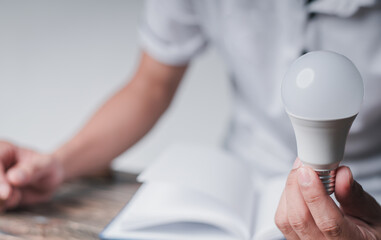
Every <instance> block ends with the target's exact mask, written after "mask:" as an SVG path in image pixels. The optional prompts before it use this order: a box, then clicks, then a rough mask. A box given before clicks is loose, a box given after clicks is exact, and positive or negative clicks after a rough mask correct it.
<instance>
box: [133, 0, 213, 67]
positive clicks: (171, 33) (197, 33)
mask: <svg viewBox="0 0 381 240" xmlns="http://www.w3.org/2000/svg"><path fill="white" fill-rule="evenodd" d="M139 37H140V44H141V47H142V48H143V50H144V51H145V52H147V53H148V54H149V55H150V56H151V57H153V58H155V59H156V60H158V61H160V62H162V63H164V64H168V65H175V66H176V65H184V64H187V63H188V62H189V61H190V60H191V59H192V58H193V57H195V56H196V55H197V54H198V53H200V52H201V51H202V50H203V49H205V47H206V45H207V44H206V43H207V41H206V37H205V35H204V34H203V32H202V29H201V27H200V25H199V19H198V17H197V15H196V12H195V10H194V8H193V6H192V2H190V1H188V0H165V1H162V0H148V1H147V2H146V6H145V11H144V15H143V21H142V22H141V24H140V27H139Z"/></svg>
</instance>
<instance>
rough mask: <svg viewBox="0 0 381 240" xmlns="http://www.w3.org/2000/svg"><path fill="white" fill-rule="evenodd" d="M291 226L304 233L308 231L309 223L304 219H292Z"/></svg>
mask: <svg viewBox="0 0 381 240" xmlns="http://www.w3.org/2000/svg"><path fill="white" fill-rule="evenodd" d="M290 224H291V227H292V228H293V229H294V230H295V231H297V232H300V233H304V232H306V231H307V228H308V223H307V222H306V221H304V220H297V221H290Z"/></svg>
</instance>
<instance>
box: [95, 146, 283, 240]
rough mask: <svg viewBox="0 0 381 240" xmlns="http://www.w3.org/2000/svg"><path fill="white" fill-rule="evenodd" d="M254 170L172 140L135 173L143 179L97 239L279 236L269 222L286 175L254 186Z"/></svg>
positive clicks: (210, 239) (225, 239)
mask: <svg viewBox="0 0 381 240" xmlns="http://www.w3.org/2000/svg"><path fill="white" fill-rule="evenodd" d="M253 175H254V174H252V173H251V171H250V168H249V167H248V166H246V165H245V163H244V162H243V161H241V160H239V159H236V158H234V157H233V156H231V155H229V153H227V152H224V151H223V150H219V149H211V148H204V147H198V146H187V145H175V146H173V147H171V148H169V149H168V150H167V151H165V152H164V153H163V154H162V155H161V156H160V157H159V158H158V159H157V160H156V161H155V162H154V163H153V164H152V165H151V166H150V167H148V168H147V169H146V170H145V171H143V173H141V174H140V175H139V177H138V180H139V181H140V182H143V185H142V186H141V187H140V189H139V190H138V192H137V193H136V194H135V196H134V197H133V198H132V200H131V201H130V202H129V203H128V204H127V205H126V207H125V208H124V209H123V210H122V211H121V212H120V213H119V215H118V216H117V217H115V218H114V220H113V221H112V222H111V223H110V224H109V225H108V226H107V227H106V228H105V229H104V231H103V232H102V233H101V234H100V238H101V239H136V240H138V239H145V240H148V239H162V240H187V239H192V240H197V239H208V240H213V239H216V240H217V239H218V240H228V239H229V240H232V239H240V240H245V239H247V240H251V239H261V240H262V239H283V236H282V234H281V232H280V231H279V230H278V229H277V227H276V226H275V223H274V220H273V219H274V215H275V211H276V208H277V205H278V202H279V199H280V195H281V193H282V190H283V186H284V183H285V179H286V176H282V177H279V178H276V179H275V178H274V179H271V180H266V186H264V188H263V189H255V187H254V186H255V184H254V181H256V178H255V176H253Z"/></svg>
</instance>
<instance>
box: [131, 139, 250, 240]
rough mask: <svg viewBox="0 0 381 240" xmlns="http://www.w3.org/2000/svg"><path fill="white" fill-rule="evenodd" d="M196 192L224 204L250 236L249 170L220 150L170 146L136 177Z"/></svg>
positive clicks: (239, 161)
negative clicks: (168, 183) (172, 184)
mask: <svg viewBox="0 0 381 240" xmlns="http://www.w3.org/2000/svg"><path fill="white" fill-rule="evenodd" d="M138 179H139V181H142V182H153V181H161V182H170V183H175V184H178V185H179V186H185V187H189V188H190V189H195V190H197V191H200V192H202V193H204V194H206V195H208V196H210V197H212V198H214V199H215V201H216V202H220V203H221V204H223V205H225V207H226V208H227V209H229V210H230V211H231V214H232V216H231V217H234V218H237V219H240V220H241V222H242V225H243V226H244V227H245V228H246V229H248V230H247V232H248V234H249V235H250V233H249V232H250V227H251V221H252V219H251V217H252V214H251V212H252V208H253V202H254V188H253V185H252V179H251V172H250V168H249V167H247V165H246V164H245V163H244V162H243V161H241V160H239V159H236V158H234V157H232V156H231V155H230V154H229V153H228V152H225V151H224V150H222V149H214V148H208V147H201V146H194V145H193V146H192V145H180V144H179V145H174V146H172V147H171V148H169V149H168V150H167V151H165V152H164V153H163V154H162V155H161V156H160V157H159V159H158V160H157V161H155V162H154V163H153V164H152V165H151V166H150V167H149V168H148V169H147V170H145V171H144V172H143V173H142V174H141V175H140V176H139V177H138Z"/></svg>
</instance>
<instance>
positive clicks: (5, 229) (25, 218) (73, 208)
mask: <svg viewBox="0 0 381 240" xmlns="http://www.w3.org/2000/svg"><path fill="white" fill-rule="evenodd" d="M135 178H136V175H130V174H125V173H117V172H113V173H112V176H108V177H97V178H91V179H83V180H78V181H74V182H69V183H65V184H64V185H63V186H62V187H61V188H60V189H59V190H58V192H57V194H56V195H55V197H54V199H53V200H52V201H51V202H49V203H44V204H39V205H35V206H32V207H28V208H23V209H18V210H14V211H9V212H6V213H3V214H1V216H0V239H1V240H17V239H28V240H35V239H36V240H37V239H52V240H54V239H57V240H58V239H99V238H98V234H99V233H100V232H101V231H102V229H103V228H104V227H105V226H106V225H107V224H108V223H109V222H110V221H111V219H112V218H113V217H114V216H116V215H117V213H118V212H119V211H120V210H121V209H122V208H123V206H124V205H125V204H126V203H127V202H128V201H129V200H130V199H131V197H132V196H133V195H134V193H135V192H136V191H137V189H138V188H139V186H140V184H139V183H137V182H136V181H135V180H134V179H135Z"/></svg>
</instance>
